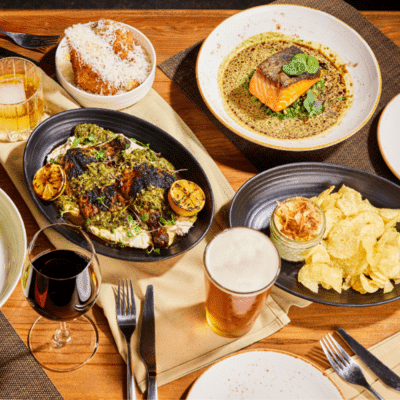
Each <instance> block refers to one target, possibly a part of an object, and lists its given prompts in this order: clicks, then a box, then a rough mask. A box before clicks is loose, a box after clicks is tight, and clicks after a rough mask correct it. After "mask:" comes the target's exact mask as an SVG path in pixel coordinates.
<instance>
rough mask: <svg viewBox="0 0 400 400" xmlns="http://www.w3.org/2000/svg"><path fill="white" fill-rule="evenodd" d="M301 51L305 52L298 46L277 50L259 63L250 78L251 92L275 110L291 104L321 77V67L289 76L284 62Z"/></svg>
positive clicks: (288, 61)
mask: <svg viewBox="0 0 400 400" xmlns="http://www.w3.org/2000/svg"><path fill="white" fill-rule="evenodd" d="M300 53H303V52H302V51H301V50H300V49H299V48H298V47H296V46H290V47H287V48H285V49H283V50H281V51H279V52H277V53H276V54H274V55H272V56H270V57H268V58H267V59H266V60H264V61H263V62H262V63H261V64H260V65H258V66H257V69H256V72H255V73H254V75H253V76H252V78H251V79H250V83H249V92H250V93H251V94H252V95H253V96H255V97H257V99H258V100H260V101H261V102H262V103H263V104H265V105H266V106H268V107H269V108H270V109H271V110H272V111H274V112H278V111H281V110H284V109H285V108H286V107H288V106H290V105H291V104H292V103H294V102H295V101H296V100H297V99H298V98H299V97H300V96H301V95H302V94H304V93H305V92H306V91H307V90H308V89H309V88H310V87H311V86H312V85H314V84H315V83H316V82H318V80H319V79H320V77H321V73H322V71H321V69H318V71H317V72H315V73H314V74H310V73H308V72H303V73H302V74H301V75H298V76H289V75H287V74H286V73H285V72H284V71H283V70H282V66H283V65H284V64H288V63H290V61H291V60H292V58H293V57H294V56H295V55H296V54H300Z"/></svg>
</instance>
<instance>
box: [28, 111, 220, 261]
mask: <svg viewBox="0 0 400 400" xmlns="http://www.w3.org/2000/svg"><path fill="white" fill-rule="evenodd" d="M81 123H92V124H97V125H99V126H101V127H102V128H105V129H110V130H111V131H113V132H115V133H123V134H124V135H126V136H128V137H133V138H136V139H138V140H139V141H141V142H143V143H145V144H147V143H149V144H150V147H151V148H152V149H153V150H154V151H155V152H159V153H161V155H162V156H163V157H165V158H166V159H167V160H169V161H170V162H171V163H172V164H173V165H174V166H175V167H176V169H177V170H180V169H186V170H187V171H182V172H181V176H182V178H183V179H188V180H191V181H193V182H196V183H197V184H198V185H200V187H201V188H202V189H203V191H204V193H205V195H206V204H205V207H204V208H203V210H202V211H200V213H199V214H198V218H197V221H196V223H195V225H194V227H193V228H192V229H191V230H190V231H189V233H188V234H187V235H186V236H184V237H182V238H180V240H179V241H177V243H175V244H173V245H172V246H170V247H169V248H168V249H163V250H161V254H159V255H156V254H154V253H150V254H146V251H145V250H142V249H133V248H127V247H125V248H123V249H121V248H113V247H111V246H109V245H107V244H106V242H104V241H101V240H100V239H97V238H95V237H94V235H92V238H93V239H94V240H93V242H94V244H95V248H96V251H97V252H98V253H99V254H103V255H105V256H108V257H112V258H118V259H122V260H129V261H142V262H148V261H160V260H165V259H167V258H171V257H175V256H177V255H179V254H181V253H183V252H185V251H186V250H189V249H190V248H192V247H194V246H195V245H196V244H197V243H199V241H200V240H201V239H202V238H203V237H204V236H205V234H206V233H207V231H208V229H209V227H210V225H211V222H212V219H213V215H214V197H213V193H212V189H211V185H210V182H209V181H208V178H207V176H206V174H205V172H204V170H203V168H202V167H201V166H200V164H199V163H198V161H197V160H196V158H195V157H194V156H193V155H192V154H191V153H190V152H189V151H188V150H187V149H186V148H185V147H184V146H183V145H182V144H181V143H180V142H178V141H177V140H176V139H175V138H173V137H172V136H171V135H169V134H168V133H166V132H165V131H163V130H162V129H160V128H158V127H157V126H155V125H152V124H150V123H149V122H147V121H144V120H142V119H139V118H136V117H134V116H132V115H129V114H126V113H122V112H119V111H112V110H103V109H99V108H82V109H76V110H69V111H64V112H62V113H59V114H56V115H54V116H52V117H50V118H48V119H46V120H45V121H43V122H42V123H41V124H40V125H39V126H38V127H37V128H36V129H35V130H34V131H33V132H32V134H31V136H30V138H29V139H28V141H27V143H26V147H25V152H24V175H25V182H26V184H27V186H28V189H29V193H30V195H31V196H32V199H33V201H34V202H35V204H36V206H37V207H38V209H39V210H40V212H41V213H42V214H43V215H44V217H45V218H46V219H47V220H48V221H49V222H50V223H54V222H61V221H63V219H62V218H61V217H60V215H59V214H58V212H57V210H56V207H55V206H54V205H53V204H51V203H48V202H44V201H42V200H41V199H39V198H38V197H37V195H36V194H35V192H34V190H33V186H32V179H33V176H34V174H35V172H36V171H37V170H38V169H39V168H40V167H42V166H43V165H44V164H45V159H46V156H47V154H49V153H50V152H51V151H52V150H53V149H54V148H55V147H57V146H59V145H60V144H62V143H64V142H65V141H66V140H67V138H68V137H69V136H71V135H72V130H73V128H74V127H75V126H76V125H78V124H81ZM59 232H60V233H61V234H62V235H63V236H65V237H66V238H67V239H69V240H70V241H71V242H73V243H75V244H77V245H80V243H79V238H78V237H76V236H74V235H72V234H71V233H70V232H68V231H65V230H62V231H61V230H60V231H59Z"/></svg>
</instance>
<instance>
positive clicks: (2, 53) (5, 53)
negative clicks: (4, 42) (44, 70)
mask: <svg viewBox="0 0 400 400" xmlns="http://www.w3.org/2000/svg"><path fill="white" fill-rule="evenodd" d="M4 57H22V58H25V59H26V60H29V61H30V62H33V63H34V64H35V65H37V66H38V67H40V63H39V62H38V61H35V60H32V59H31V58H29V57H26V56H23V55H22V54H18V53H15V52H14V51H11V50H8V49H5V48H4V47H0V58H4Z"/></svg>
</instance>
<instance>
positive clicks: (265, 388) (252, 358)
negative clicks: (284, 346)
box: [187, 350, 344, 400]
mask: <svg viewBox="0 0 400 400" xmlns="http://www.w3.org/2000/svg"><path fill="white" fill-rule="evenodd" d="M343 398H344V397H343V396H342V394H341V393H340V391H339V389H338V388H337V387H336V385H335V384H334V383H333V382H332V381H331V380H330V379H329V378H328V377H327V376H325V375H324V373H323V372H322V371H321V370H320V369H318V368H317V367H316V366H314V365H313V364H311V363H310V362H308V361H307V360H305V359H303V358H301V357H298V356H295V355H291V354H289V353H286V352H277V351H270V350H251V351H243V352H240V353H237V354H235V355H232V356H229V357H226V358H224V359H222V360H221V361H219V362H217V363H216V364H214V365H212V366H211V367H210V368H209V369H208V370H207V371H205V372H204V373H203V375H201V376H200V378H199V379H197V381H196V382H195V383H194V384H193V387H192V388H191V390H190V392H189V395H188V397H187V399H188V400H197V399H202V400H205V399H215V400H217V399H218V400H220V399H225V400H228V399H241V400H244V399H248V400H250V399H253V400H254V399H257V400H261V399H270V400H272V399H274V400H279V399H290V400H296V399H307V400H313V399H315V400H323V399H329V400H336V399H338V400H343Z"/></svg>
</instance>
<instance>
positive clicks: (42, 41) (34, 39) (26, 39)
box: [0, 30, 59, 49]
mask: <svg viewBox="0 0 400 400" xmlns="http://www.w3.org/2000/svg"><path fill="white" fill-rule="evenodd" d="M0 33H3V34H4V35H6V36H8V37H10V38H11V39H12V40H13V41H14V42H15V43H16V44H17V45H19V46H21V47H25V48H26V49H38V48H41V47H48V46H52V45H53V44H56V43H57V40H58V38H59V36H39V35H28V34H27V33H16V32H6V31H2V30H0Z"/></svg>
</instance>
